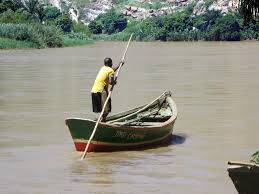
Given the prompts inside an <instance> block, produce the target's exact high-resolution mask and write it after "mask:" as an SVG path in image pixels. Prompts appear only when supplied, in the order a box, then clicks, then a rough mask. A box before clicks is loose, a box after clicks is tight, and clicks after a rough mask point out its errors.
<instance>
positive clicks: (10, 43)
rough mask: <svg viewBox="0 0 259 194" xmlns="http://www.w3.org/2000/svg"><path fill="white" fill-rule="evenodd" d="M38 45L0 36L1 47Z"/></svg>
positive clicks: (31, 46)
mask: <svg viewBox="0 0 259 194" xmlns="http://www.w3.org/2000/svg"><path fill="white" fill-rule="evenodd" d="M36 47H37V45H36V44H34V43H32V42H28V41H19V40H13V39H8V38H0V49H14V48H36Z"/></svg>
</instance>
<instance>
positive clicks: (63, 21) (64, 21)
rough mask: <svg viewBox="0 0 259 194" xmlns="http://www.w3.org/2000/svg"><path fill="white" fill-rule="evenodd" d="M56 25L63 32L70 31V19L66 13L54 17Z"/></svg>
mask: <svg viewBox="0 0 259 194" xmlns="http://www.w3.org/2000/svg"><path fill="white" fill-rule="evenodd" d="M56 25H57V26H59V27H60V28H61V29H62V30H63V32H71V27H72V20H71V19H70V17H69V15H68V14H64V15H61V16H59V17H58V18H57V19H56Z"/></svg>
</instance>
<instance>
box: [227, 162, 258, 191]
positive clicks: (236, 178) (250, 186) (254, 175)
mask: <svg viewBox="0 0 259 194" xmlns="http://www.w3.org/2000/svg"><path fill="white" fill-rule="evenodd" d="M228 164H229V166H228V169H227V170H228V173H229V176H230V178H231V179H232V181H233V183H234V185H235V187H236V189H237V191H238V193H239V194H259V165H258V164H255V163H243V162H231V161H230V162H228Z"/></svg>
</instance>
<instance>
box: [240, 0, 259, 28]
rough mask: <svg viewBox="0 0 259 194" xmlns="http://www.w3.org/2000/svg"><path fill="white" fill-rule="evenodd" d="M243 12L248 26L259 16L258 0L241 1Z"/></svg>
mask: <svg viewBox="0 0 259 194" xmlns="http://www.w3.org/2000/svg"><path fill="white" fill-rule="evenodd" d="M239 1H240V5H241V6H240V7H241V12H242V13H243V15H244V23H245V24H248V23H249V22H250V21H251V20H253V19H255V18H256V17H257V16H258V14H259V1H258V0H239Z"/></svg>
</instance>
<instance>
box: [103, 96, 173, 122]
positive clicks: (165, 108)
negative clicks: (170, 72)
mask: <svg viewBox="0 0 259 194" xmlns="http://www.w3.org/2000/svg"><path fill="white" fill-rule="evenodd" d="M172 115H173V110H172V107H171V106H170V104H169V103H168V98H167V96H166V95H165V96H163V97H160V98H159V99H156V100H155V101H153V102H152V103H150V104H147V105H144V106H140V107H138V108H135V109H132V110H129V111H126V112H123V113H119V114H116V115H113V116H110V117H108V118H107V123H109V124H114V125H119V126H155V125H159V124H161V123H163V122H165V121H167V120H168V119H170V117H171V116H172Z"/></svg>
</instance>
